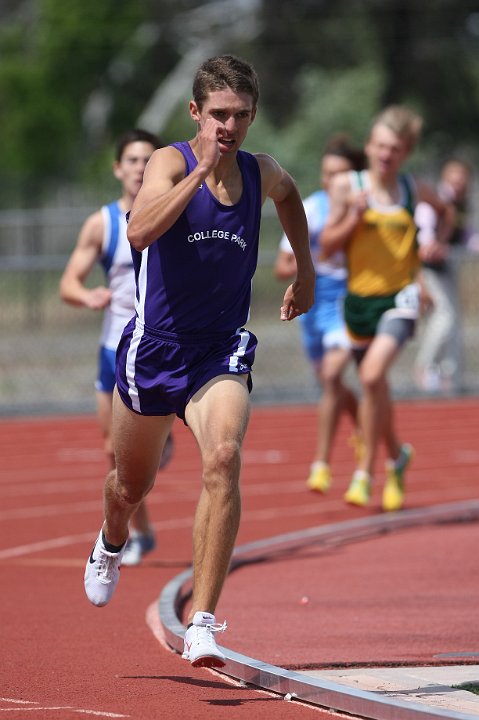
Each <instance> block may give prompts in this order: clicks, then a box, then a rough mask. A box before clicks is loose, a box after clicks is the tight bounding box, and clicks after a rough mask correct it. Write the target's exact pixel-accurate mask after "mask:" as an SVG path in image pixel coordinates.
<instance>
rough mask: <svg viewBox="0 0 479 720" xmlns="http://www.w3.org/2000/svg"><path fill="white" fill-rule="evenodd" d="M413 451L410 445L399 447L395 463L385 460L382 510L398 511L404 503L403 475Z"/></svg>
mask: <svg viewBox="0 0 479 720" xmlns="http://www.w3.org/2000/svg"><path fill="white" fill-rule="evenodd" d="M413 455H414V449H413V448H412V446H411V445H408V444H404V445H401V451H400V453H399V457H398V459H397V460H396V461H394V460H386V472H387V477H386V483H385V485H384V490H383V510H385V511H386V512H393V511H394V510H400V509H401V508H402V506H403V503H404V473H405V470H406V468H407V466H408V465H409V463H410V462H411V460H412V457H413Z"/></svg>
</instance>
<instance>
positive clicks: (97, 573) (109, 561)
mask: <svg viewBox="0 0 479 720" xmlns="http://www.w3.org/2000/svg"><path fill="white" fill-rule="evenodd" d="M124 551H125V545H124V546H123V547H122V549H121V550H120V552H117V553H112V552H109V551H108V550H107V549H106V548H105V546H104V545H103V539H102V531H101V530H100V534H99V535H98V538H97V541H96V543H95V544H94V546H93V550H92V551H91V553H90V557H89V558H88V561H87V564H86V568H85V578H84V580H85V592H86V594H87V597H88V599H89V601H90V602H91V603H93V605H97V606H98V607H103V605H106V604H107V603H108V602H109V601H110V600H111V596H112V595H113V592H114V590H115V588H116V586H117V583H118V580H119V579H120V565H121V559H122V556H123V553H124Z"/></svg>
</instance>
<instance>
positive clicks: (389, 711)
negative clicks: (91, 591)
mask: <svg viewBox="0 0 479 720" xmlns="http://www.w3.org/2000/svg"><path fill="white" fill-rule="evenodd" d="M478 516H479V500H466V501H461V502H457V503H448V504H442V505H434V506H430V507H426V508H417V509H412V510H403V511H401V512H397V513H389V514H387V515H379V516H372V517H367V518H360V519H358V520H351V521H344V522H339V523H333V524H330V525H323V526H319V527H313V528H308V529H307V530H301V531H298V532H293V533H286V534H283V535H276V536H274V537H271V538H269V539H265V540H259V541H256V542H252V543H248V544H245V545H242V546H240V547H238V548H236V550H235V552H234V553H233V559H232V568H235V567H239V566H241V565H244V564H245V563H247V562H254V561H255V560H259V559H261V557H262V556H264V555H265V554H266V553H268V554H270V553H271V551H284V550H286V549H289V550H290V549H294V548H295V547H301V546H302V545H304V544H306V543H307V544H311V542H331V543H332V542H340V541H346V540H354V539H359V538H363V537H366V536H371V535H374V534H379V533H381V532H392V531H394V530H399V529H403V528H408V527H415V526H418V525H427V524H430V523H437V522H452V521H460V520H468V519H473V518H476V517H478ZM191 581H192V569H191V568H190V569H188V570H186V571H184V572H182V573H180V574H179V575H177V576H176V577H175V578H173V579H172V580H171V581H170V582H169V583H168V584H167V585H166V586H165V587H164V589H163V591H162V593H161V595H160V599H159V615H160V622H161V624H162V626H163V631H164V634H165V640H166V642H167V643H168V645H170V646H171V647H172V648H173V649H174V650H176V651H177V652H178V653H180V654H181V652H182V651H183V637H184V634H185V630H186V628H185V627H184V625H183V624H182V623H181V620H180V619H179V611H180V609H181V605H182V603H183V602H184V601H185V599H186V598H187V597H188V595H189V593H190V591H191ZM221 649H222V651H223V652H224V654H225V656H226V666H225V667H224V668H222V669H221V671H218V672H221V673H223V674H225V675H228V676H230V677H233V678H235V679H236V680H240V681H242V682H244V683H247V684H250V685H253V686H256V687H258V688H262V689H264V690H269V691H271V692H274V693H278V694H280V695H284V696H286V695H287V696H288V697H291V699H297V700H302V701H304V702H308V703H311V704H313V705H317V706H319V707H323V708H327V709H330V710H335V711H339V712H346V713H349V714H351V715H357V716H361V717H364V718H371V720H411V719H413V720H434V719H438V718H443V720H446V719H449V720H477V715H469V714H465V713H460V712H455V711H449V710H441V709H439V708H432V707H428V706H427V705H418V704H417V703H412V702H404V701H401V700H398V699H397V698H387V697H384V696H379V695H377V694H375V693H374V692H366V691H363V690H355V689H351V688H347V687H345V686H344V685H339V684H338V683H334V682H331V681H330V680H327V679H320V678H317V677H308V676H305V675H303V674H300V673H297V672H294V671H290V670H287V669H285V668H281V667H277V666H275V665H270V664H268V663H264V662H261V661H260V660H256V659H254V658H250V657H248V656H246V655H241V654H239V653H236V652H234V651H232V650H229V649H228V648H224V647H222V648H221Z"/></svg>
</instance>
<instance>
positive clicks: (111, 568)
mask: <svg viewBox="0 0 479 720" xmlns="http://www.w3.org/2000/svg"><path fill="white" fill-rule="evenodd" d="M96 563H97V578H98V580H99V581H100V582H102V583H105V585H107V584H108V583H110V582H112V580H114V579H115V574H116V572H117V570H118V553H110V552H108V550H104V549H103V548H99V554H98V557H97V559H96Z"/></svg>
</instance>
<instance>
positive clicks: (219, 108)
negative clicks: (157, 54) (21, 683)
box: [190, 88, 256, 155]
mask: <svg viewBox="0 0 479 720" xmlns="http://www.w3.org/2000/svg"><path fill="white" fill-rule="evenodd" d="M190 113H191V117H192V118H193V120H195V121H196V122H197V123H198V125H199V127H200V129H201V128H202V127H203V125H204V123H205V122H206V120H207V119H208V118H213V120H215V121H216V122H217V123H218V125H219V127H220V132H219V135H218V143H219V146H220V152H221V154H222V155H227V154H230V153H234V152H236V151H237V150H239V148H240V147H241V144H242V143H243V141H244V139H245V137H246V135H247V134H248V129H249V126H250V125H251V123H252V122H253V120H254V117H255V114H256V108H255V107H254V106H253V98H252V97H251V95H248V94H247V93H241V92H240V93H236V92H234V91H233V90H231V88H225V89H224V90H214V91H212V92H210V93H209V95H208V97H207V98H206V100H205V101H204V103H203V107H202V108H201V110H199V109H198V106H197V105H196V103H195V102H194V101H192V102H191V103H190Z"/></svg>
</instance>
